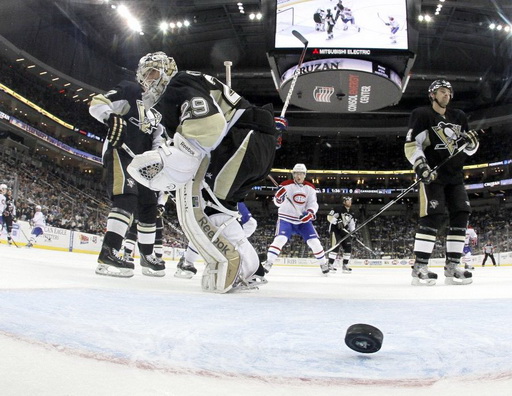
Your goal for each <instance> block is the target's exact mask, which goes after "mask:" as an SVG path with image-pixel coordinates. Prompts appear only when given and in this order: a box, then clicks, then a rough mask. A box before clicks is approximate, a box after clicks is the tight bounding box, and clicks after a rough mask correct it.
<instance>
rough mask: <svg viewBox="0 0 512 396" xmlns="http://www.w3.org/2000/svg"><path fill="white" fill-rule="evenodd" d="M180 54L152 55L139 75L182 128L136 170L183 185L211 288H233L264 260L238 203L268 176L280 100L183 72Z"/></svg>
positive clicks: (149, 180)
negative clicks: (255, 97)
mask: <svg viewBox="0 0 512 396" xmlns="http://www.w3.org/2000/svg"><path fill="white" fill-rule="evenodd" d="M168 64H172V65H173V67H174V68H176V63H175V62H174V60H173V58H170V57H167V55H165V54H164V53H163V52H157V53H150V54H147V55H146V56H144V57H143V58H142V59H141V60H140V62H139V65H138V69H137V80H138V81H139V83H140V84H141V86H142V88H143V90H144V93H143V95H142V99H143V101H144V103H145V106H146V107H152V106H155V105H156V106H157V107H156V108H157V109H158V110H159V111H160V112H161V114H162V124H163V125H164V126H165V127H166V128H167V130H168V131H173V132H175V134H174V137H173V139H171V140H170V141H168V142H167V144H164V145H162V146H160V147H159V148H158V149H156V150H152V151H148V152H146V153H144V154H141V155H137V156H136V157H135V158H134V160H133V161H132V163H131V164H130V166H129V169H128V171H129V173H130V174H131V175H132V177H134V179H135V180H137V181H138V182H139V183H141V184H143V185H145V186H147V187H149V188H151V189H153V190H156V191H176V195H175V196H176V209H177V214H178V219H179V222H180V225H181V227H182V229H183V231H184V233H185V235H186V236H187V239H188V240H189V241H190V242H191V243H192V244H193V245H194V246H195V247H196V248H197V250H198V253H199V254H200V255H201V256H202V257H203V258H204V260H205V262H206V268H205V271H204V273H203V278H202V287H203V290H206V291H213V292H219V293H225V292H228V291H230V290H231V289H233V288H237V287H239V286H241V287H243V286H246V285H247V282H248V280H249V279H250V278H251V277H252V275H253V274H254V273H255V272H256V270H257V269H258V267H259V264H260V261H259V258H258V254H257V253H256V251H255V249H254V247H253V246H252V245H251V244H250V243H249V241H248V240H247V238H246V236H245V233H244V231H243V229H242V227H241V226H240V223H239V222H238V221H237V220H238V216H239V215H238V211H237V203H238V202H241V201H243V200H244V198H245V197H246V195H247V193H248V192H249V191H250V190H251V188H252V186H253V185H254V184H255V183H257V182H259V181H260V180H261V179H263V178H264V177H266V175H267V174H268V173H269V171H270V168H271V166H272V163H273V160H274V155H275V147H276V128H275V123H274V115H273V110H272V107H271V106H269V107H268V108H267V107H262V108H260V107H256V106H254V105H252V104H251V103H249V102H248V101H247V100H246V99H244V98H242V97H241V96H240V95H238V94H237V93H236V92H234V91H233V90H232V89H231V88H230V87H228V86H227V85H225V84H223V83H222V82H221V81H219V80H218V79H216V78H215V77H212V76H209V75H206V74H203V73H200V72H196V71H180V72H177V73H176V74H175V75H173V77H172V78H171V79H170V81H168V80H166V79H162V78H161V76H163V75H165V65H168Z"/></svg>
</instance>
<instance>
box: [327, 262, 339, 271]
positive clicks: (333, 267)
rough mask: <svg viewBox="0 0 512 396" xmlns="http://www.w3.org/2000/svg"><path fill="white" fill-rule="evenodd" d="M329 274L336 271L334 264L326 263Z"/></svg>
mask: <svg viewBox="0 0 512 396" xmlns="http://www.w3.org/2000/svg"><path fill="white" fill-rule="evenodd" d="M327 265H328V266H329V271H330V272H336V271H338V269H337V268H336V267H335V266H334V263H327Z"/></svg>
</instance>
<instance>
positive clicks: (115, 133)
mask: <svg viewBox="0 0 512 396" xmlns="http://www.w3.org/2000/svg"><path fill="white" fill-rule="evenodd" d="M126 128H127V125H126V121H125V120H124V119H123V117H121V116H120V115H119V114H115V113H111V114H110V116H109V117H108V131H107V140H108V141H109V142H110V144H112V147H114V148H118V147H121V145H122V144H123V142H124V137H125V135H126Z"/></svg>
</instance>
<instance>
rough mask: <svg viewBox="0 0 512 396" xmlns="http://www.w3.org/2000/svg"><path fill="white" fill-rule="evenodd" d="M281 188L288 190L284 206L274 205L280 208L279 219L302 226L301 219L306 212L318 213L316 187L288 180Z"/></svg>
mask: <svg viewBox="0 0 512 396" xmlns="http://www.w3.org/2000/svg"><path fill="white" fill-rule="evenodd" d="M280 187H284V188H285V189H286V196H287V197H288V198H289V199H290V200H291V201H292V202H293V204H292V203H291V202H290V201H289V200H288V198H286V199H285V200H284V201H283V203H282V204H278V203H277V202H276V201H275V200H274V203H275V204H276V205H277V206H279V210H278V217H279V219H281V220H286V221H287V222H289V223H292V224H301V221H300V218H301V217H302V214H303V213H304V212H306V211H308V210H309V211H312V212H313V213H314V214H316V212H317V211H318V202H317V199H316V190H315V186H314V185H313V184H312V183H310V182H308V181H304V184H297V183H295V182H294V181H293V180H286V181H284V182H282V183H281V185H280Z"/></svg>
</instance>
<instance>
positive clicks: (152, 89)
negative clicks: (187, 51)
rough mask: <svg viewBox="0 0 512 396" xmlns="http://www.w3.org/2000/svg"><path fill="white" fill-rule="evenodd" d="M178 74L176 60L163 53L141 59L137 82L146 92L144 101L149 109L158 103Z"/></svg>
mask: <svg viewBox="0 0 512 396" xmlns="http://www.w3.org/2000/svg"><path fill="white" fill-rule="evenodd" d="M155 72H158V73H155ZM177 72H178V66H177V65H176V62H175V61H174V59H173V58H171V57H170V56H167V55H166V54H165V53H164V52H162V51H159V52H152V53H149V54H146V55H144V56H143V57H142V58H141V59H140V61H139V65H138V67H137V81H138V83H139V84H140V85H141V87H142V88H143V90H144V92H143V93H142V101H143V102H144V106H145V107H146V108H147V109H149V108H151V107H153V106H154V105H155V104H157V103H158V101H159V100H160V98H161V97H162V95H163V93H164V92H165V89H166V88H167V85H168V84H169V82H170V81H171V78H173V77H174V76H175V75H176V73H177Z"/></svg>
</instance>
